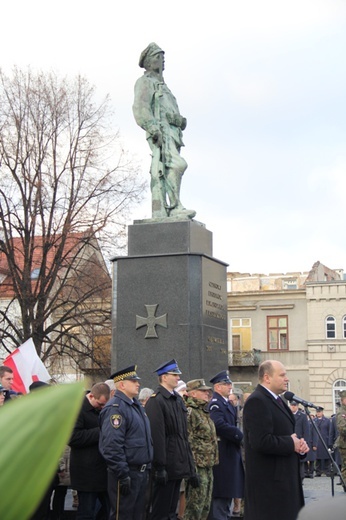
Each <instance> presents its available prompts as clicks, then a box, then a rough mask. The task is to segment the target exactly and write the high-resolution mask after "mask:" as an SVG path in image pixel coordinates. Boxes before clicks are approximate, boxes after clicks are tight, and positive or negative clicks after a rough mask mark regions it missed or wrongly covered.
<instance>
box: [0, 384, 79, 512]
mask: <svg viewBox="0 0 346 520" xmlns="http://www.w3.org/2000/svg"><path fill="white" fill-rule="evenodd" d="M83 395H84V394H83V385H82V384H81V383H76V384H68V385H58V386H54V387H48V388H40V389H37V390H35V392H33V393H32V394H29V395H25V396H23V397H21V398H18V399H15V400H13V401H11V402H9V403H6V404H5V405H4V406H3V407H2V408H1V409H0V425H1V427H0V446H1V450H0V468H1V469H0V489H1V490H2V491H1V500H0V518H1V520H26V519H28V518H30V516H31V515H32V513H33V512H34V511H35V509H36V507H37V505H38V504H39V503H40V500H41V498H42V497H43V495H44V493H45V491H46V489H47V487H48V485H49V483H50V482H51V480H52V478H53V475H54V473H55V472H56V470H57V467H58V461H59V458H60V456H61V454H62V452H63V451H64V448H65V445H66V444H67V442H68V440H69V437H70V435H71V431H72V428H73V426H74V423H75V421H76V418H77V415H78V412H79V410H80V407H81V402H82V398H83Z"/></svg>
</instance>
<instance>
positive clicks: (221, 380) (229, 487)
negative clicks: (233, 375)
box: [209, 370, 244, 520]
mask: <svg viewBox="0 0 346 520" xmlns="http://www.w3.org/2000/svg"><path fill="white" fill-rule="evenodd" d="M210 382H211V383H212V384H213V386H214V393H213V396H212V399H211V401H210V402H209V414H210V418H211V419H212V420H213V421H214V423H215V427H216V433H217V436H218V446H219V464H217V465H216V466H214V468H213V471H214V486H213V499H212V506H211V518H213V520H226V519H229V518H231V506H232V499H233V498H243V496H244V466H243V462H242V457H241V441H242V439H243V433H242V431H241V430H240V429H239V428H238V427H237V426H236V424H237V411H236V408H235V407H234V406H232V404H231V403H230V402H229V399H228V398H229V394H230V392H231V390H232V381H231V380H230V378H229V373H228V370H223V371H222V372H219V373H218V374H216V376H214V377H213V378H212V379H211V380H210Z"/></svg>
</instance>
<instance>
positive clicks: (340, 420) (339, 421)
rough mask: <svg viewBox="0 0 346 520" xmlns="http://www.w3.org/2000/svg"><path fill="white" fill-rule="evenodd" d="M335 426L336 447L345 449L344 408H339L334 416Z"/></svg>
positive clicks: (345, 415)
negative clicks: (337, 434) (336, 430)
mask: <svg viewBox="0 0 346 520" xmlns="http://www.w3.org/2000/svg"><path fill="white" fill-rule="evenodd" d="M336 426H337V429H338V432H339V437H338V438H337V439H336V445H337V446H338V447H339V448H346V406H340V409H339V411H338V413H337V414H336Z"/></svg>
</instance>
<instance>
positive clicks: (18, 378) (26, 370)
mask: <svg viewBox="0 0 346 520" xmlns="http://www.w3.org/2000/svg"><path fill="white" fill-rule="evenodd" d="M3 364H4V365H6V366H7V367H10V368H12V370H13V375H14V379H13V384H12V390H14V391H15V392H22V393H23V394H27V393H28V392H29V386H30V385H31V383H33V382H34V381H43V382H44V383H46V382H47V381H49V380H50V379H51V377H50V375H49V373H48V371H47V369H46V367H45V366H44V364H43V363H42V361H41V359H40V358H39V356H38V355H37V351H36V348H35V345H34V342H33V340H32V339H31V338H30V339H28V340H27V341H26V342H25V343H23V345H21V346H20V347H18V348H16V350H14V351H13V352H12V354H10V355H9V356H8V357H7V358H6V359H5V360H4V362H3Z"/></svg>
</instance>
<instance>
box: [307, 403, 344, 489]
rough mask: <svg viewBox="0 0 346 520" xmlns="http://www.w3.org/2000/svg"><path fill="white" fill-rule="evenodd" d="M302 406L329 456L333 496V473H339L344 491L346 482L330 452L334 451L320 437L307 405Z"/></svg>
mask: <svg viewBox="0 0 346 520" xmlns="http://www.w3.org/2000/svg"><path fill="white" fill-rule="evenodd" d="M304 408H305V413H306V415H307V416H308V417H309V420H310V423H311V425H312V427H313V428H314V430H315V432H316V433H317V435H318V438H319V439H320V441H321V443H322V445H323V447H324V448H325V450H326V452H327V453H328V457H329V460H330V479H331V488H332V496H334V476H335V475H339V477H340V482H341V484H342V487H343V488H344V491H345V493H346V483H345V481H344V479H343V476H342V474H341V471H340V468H339V466H338V465H337V463H336V462H335V460H334V457H333V455H332V453H334V452H332V450H330V449H329V448H328V447H327V445H326V443H325V442H324V439H323V437H322V434H321V432H320V430H319V429H318V428H317V426H316V424H315V423H314V421H313V419H312V417H311V415H310V410H309V408H308V406H304Z"/></svg>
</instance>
